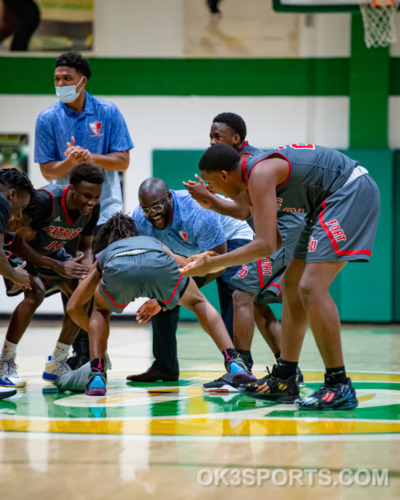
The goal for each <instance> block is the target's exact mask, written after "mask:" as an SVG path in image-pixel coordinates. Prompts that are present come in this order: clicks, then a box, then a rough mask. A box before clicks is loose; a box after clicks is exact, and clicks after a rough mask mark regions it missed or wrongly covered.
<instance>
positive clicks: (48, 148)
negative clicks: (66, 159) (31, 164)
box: [34, 114, 62, 163]
mask: <svg viewBox="0 0 400 500" xmlns="http://www.w3.org/2000/svg"><path fill="white" fill-rule="evenodd" d="M61 159H62V158H61V157H60V155H59V153H58V150H57V143H56V140H55V137H54V134H53V132H52V127H51V123H50V121H49V120H45V118H44V117H43V116H42V115H41V114H40V115H39V116H38V119H37V120H36V127H35V155H34V160H35V163H47V162H48V161H61Z"/></svg>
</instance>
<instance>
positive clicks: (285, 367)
mask: <svg viewBox="0 0 400 500" xmlns="http://www.w3.org/2000/svg"><path fill="white" fill-rule="evenodd" d="M298 364H299V363H298V362H297V361H285V360H284V359H282V358H279V361H278V377H279V378H281V379H282V380H285V379H287V378H289V377H291V376H292V375H296V370H297V366H298Z"/></svg>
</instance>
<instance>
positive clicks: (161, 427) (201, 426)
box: [0, 417, 400, 436]
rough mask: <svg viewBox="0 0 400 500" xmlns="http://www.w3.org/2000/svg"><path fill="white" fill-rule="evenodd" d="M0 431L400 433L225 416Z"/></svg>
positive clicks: (399, 428) (20, 425)
mask: <svg viewBox="0 0 400 500" xmlns="http://www.w3.org/2000/svg"><path fill="white" fill-rule="evenodd" d="M0 430H3V431H20V432H21V431H22V432H62V433H78V434H81V433H85V434H136V435H143V434H144V435H153V436H154V435H184V436H267V435H271V436H277V435H281V436H282V435H293V436H296V435H307V434H371V433H372V434H386V433H400V422H379V421H375V422H371V421H362V420H352V421H348V420H347V421H337V420H317V419H315V420H312V421H310V419H309V420H297V419H286V420H284V419H270V420H248V419H243V420H241V421H240V423H236V422H235V421H232V420H231V419H230V418H226V419H211V418H190V419H186V418H182V419H171V418H168V417H167V418H162V419H153V420H147V419H138V420H94V419H90V420H87V421H82V420H75V419H74V420H73V421H72V420H51V421H46V420H29V419H26V420H12V419H3V420H1V421H0Z"/></svg>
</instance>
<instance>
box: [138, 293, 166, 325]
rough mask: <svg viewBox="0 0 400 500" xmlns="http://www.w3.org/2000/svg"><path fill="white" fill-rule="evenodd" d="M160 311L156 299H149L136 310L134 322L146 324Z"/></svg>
mask: <svg viewBox="0 0 400 500" xmlns="http://www.w3.org/2000/svg"><path fill="white" fill-rule="evenodd" d="M160 311H161V306H160V304H159V303H158V302H157V301H156V299H149V300H147V301H146V302H145V303H144V304H142V305H141V306H140V307H139V309H138V310H137V312H136V320H137V322H138V323H147V322H148V321H149V319H150V318H151V317H152V316H155V315H156V314H158V313H159V312H160Z"/></svg>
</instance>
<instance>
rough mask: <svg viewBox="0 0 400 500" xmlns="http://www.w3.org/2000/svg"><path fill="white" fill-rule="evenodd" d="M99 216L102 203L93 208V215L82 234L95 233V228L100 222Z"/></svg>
mask: <svg viewBox="0 0 400 500" xmlns="http://www.w3.org/2000/svg"><path fill="white" fill-rule="evenodd" d="M99 216H100V205H96V206H95V207H94V209H93V212H92V217H91V218H90V220H89V222H88V223H87V224H86V226H85V227H84V228H83V230H82V233H81V234H82V235H83V236H91V235H92V234H94V230H95V228H96V226H97V223H98V222H99Z"/></svg>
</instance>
